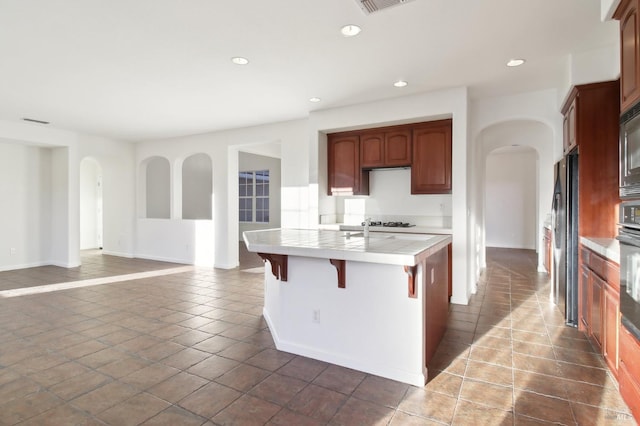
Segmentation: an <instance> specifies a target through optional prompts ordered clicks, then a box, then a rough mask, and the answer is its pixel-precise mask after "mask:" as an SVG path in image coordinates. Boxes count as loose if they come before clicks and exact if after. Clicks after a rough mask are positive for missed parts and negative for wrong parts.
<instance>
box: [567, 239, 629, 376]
mask: <svg viewBox="0 0 640 426" xmlns="http://www.w3.org/2000/svg"><path fill="white" fill-rule="evenodd" d="M578 297H579V302H578V312H579V315H578V316H579V321H578V326H579V328H580V330H581V331H583V332H584V333H585V334H586V335H587V336H588V337H589V339H590V340H591V342H592V343H593V344H594V346H595V347H597V348H598V349H599V350H600V353H601V354H602V356H603V357H604V360H605V361H606V363H607V365H608V366H609V368H610V369H611V372H612V373H613V375H614V376H616V377H617V376H618V364H619V360H618V348H619V330H620V267H619V266H618V264H616V263H614V262H612V261H610V260H608V259H605V258H604V257H602V256H600V255H598V254H596V253H594V252H593V251H591V250H589V249H588V248H586V247H584V246H581V247H580V281H579V288H578ZM638 377H640V376H638Z"/></svg>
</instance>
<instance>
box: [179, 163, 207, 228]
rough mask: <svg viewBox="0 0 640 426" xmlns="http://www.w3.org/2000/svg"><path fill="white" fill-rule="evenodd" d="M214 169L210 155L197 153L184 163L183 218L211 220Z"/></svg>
mask: <svg viewBox="0 0 640 426" xmlns="http://www.w3.org/2000/svg"><path fill="white" fill-rule="evenodd" d="M212 176H213V169H212V161H211V157H209V155H207V154H204V153H197V154H193V155H190V156H189V157H187V158H185V160H184V161H183V162H182V218H183V219H196V220H211V218H212V213H211V211H212V209H211V207H212V204H211V202H212V193H213V179H212Z"/></svg>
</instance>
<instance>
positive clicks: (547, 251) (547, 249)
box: [542, 228, 551, 274]
mask: <svg viewBox="0 0 640 426" xmlns="http://www.w3.org/2000/svg"><path fill="white" fill-rule="evenodd" d="M542 242H543V243H544V259H543V265H544V269H545V270H546V271H547V274H551V230H550V229H549V228H544V237H542Z"/></svg>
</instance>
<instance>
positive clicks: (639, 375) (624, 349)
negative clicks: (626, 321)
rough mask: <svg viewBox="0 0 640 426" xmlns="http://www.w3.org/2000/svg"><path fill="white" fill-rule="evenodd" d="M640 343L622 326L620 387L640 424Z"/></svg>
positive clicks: (619, 370) (625, 400)
mask: <svg viewBox="0 0 640 426" xmlns="http://www.w3.org/2000/svg"><path fill="white" fill-rule="evenodd" d="M638 379H640V343H639V342H638V341H637V340H636V339H635V338H634V337H633V336H632V335H631V333H629V332H628V331H627V329H626V328H625V327H624V326H623V325H621V326H620V368H619V369H618V385H619V387H620V394H621V395H622V399H624V402H626V403H627V405H628V406H629V409H630V410H631V414H633V417H634V418H635V419H636V422H638V423H640V383H638Z"/></svg>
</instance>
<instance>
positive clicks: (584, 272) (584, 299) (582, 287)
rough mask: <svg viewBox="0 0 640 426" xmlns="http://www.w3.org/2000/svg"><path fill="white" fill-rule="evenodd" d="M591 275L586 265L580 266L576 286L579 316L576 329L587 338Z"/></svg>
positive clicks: (589, 330) (589, 331) (589, 332)
mask: <svg viewBox="0 0 640 426" xmlns="http://www.w3.org/2000/svg"><path fill="white" fill-rule="evenodd" d="M590 275H591V273H590V272H589V268H587V266H586V265H582V266H581V267H580V281H579V285H578V297H579V302H578V303H579V305H580V306H579V311H580V312H579V315H580V321H579V324H578V327H579V328H580V330H581V331H583V332H584V333H585V334H586V335H587V336H588V335H589V334H591V329H590V321H589V313H590V311H591V306H590V304H589V293H590V289H591V283H590V282H589V277H590Z"/></svg>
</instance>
